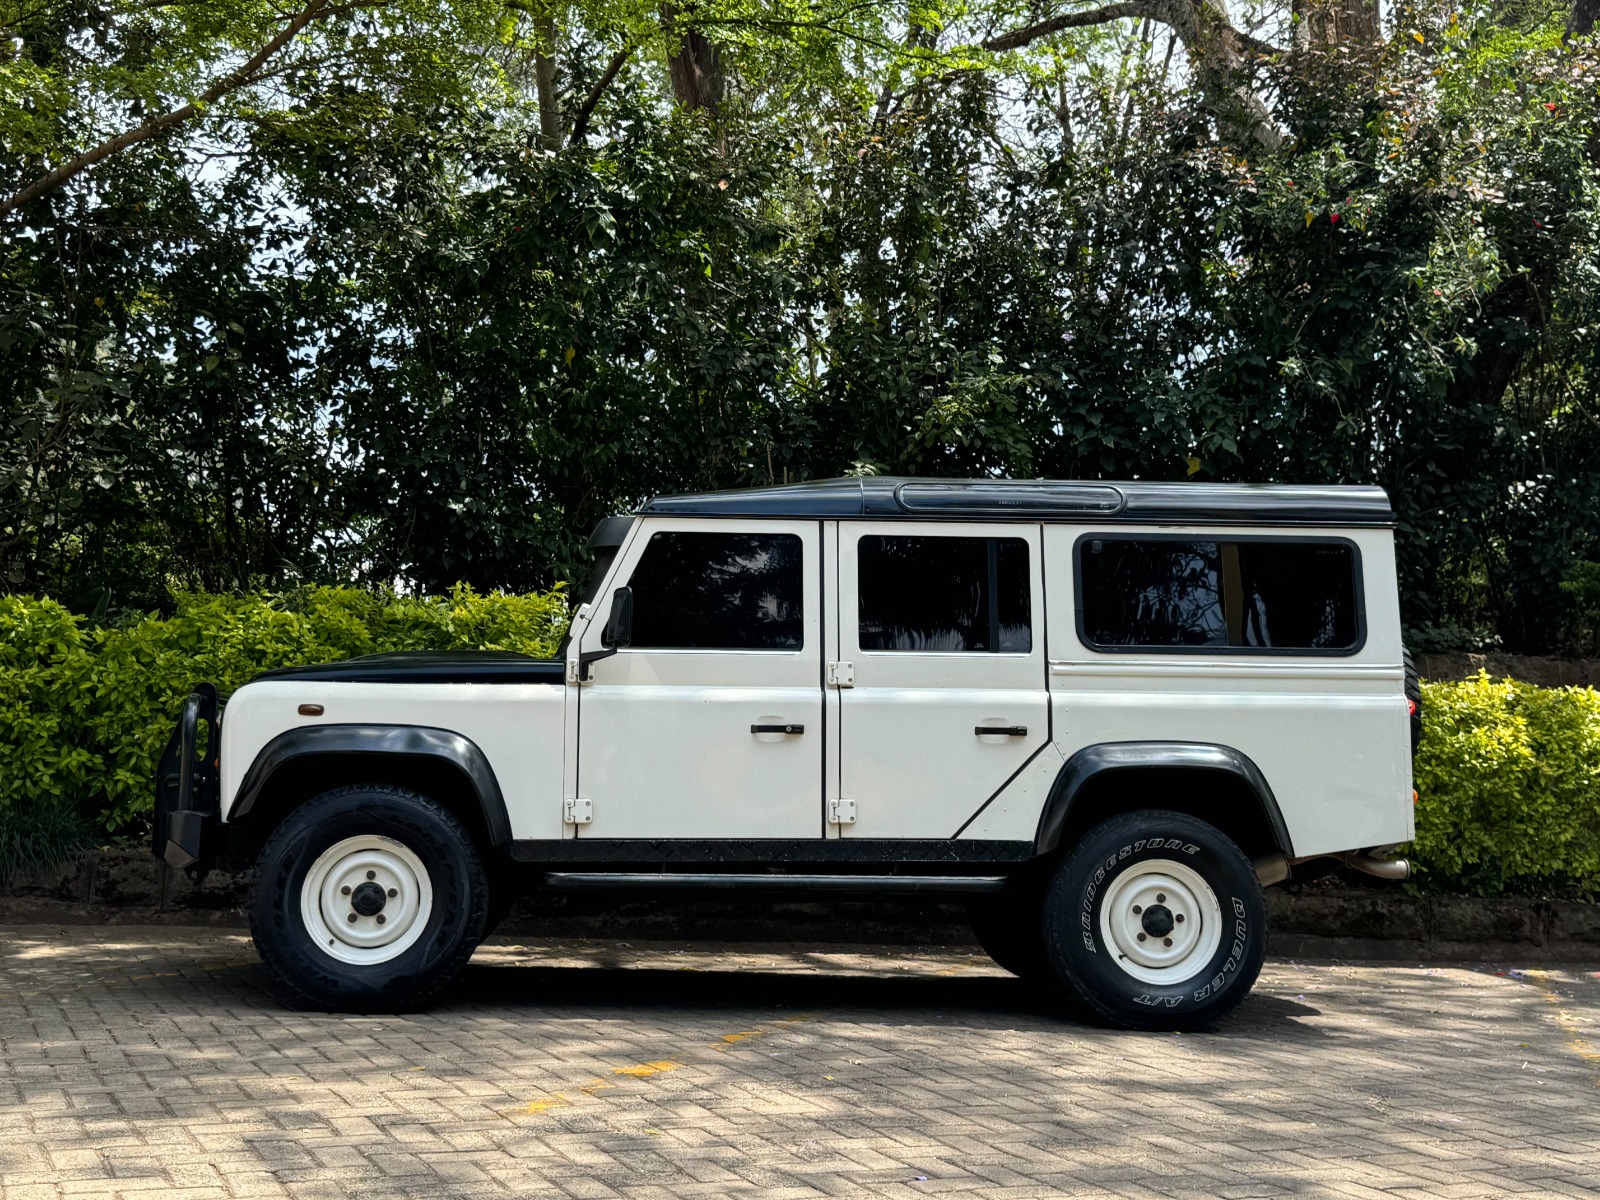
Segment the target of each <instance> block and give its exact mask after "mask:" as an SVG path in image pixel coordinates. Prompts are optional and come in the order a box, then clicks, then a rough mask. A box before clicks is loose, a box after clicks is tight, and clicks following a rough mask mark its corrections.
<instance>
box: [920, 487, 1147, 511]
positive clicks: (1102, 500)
mask: <svg viewBox="0 0 1600 1200" xmlns="http://www.w3.org/2000/svg"><path fill="white" fill-rule="evenodd" d="M894 498H895V503H897V504H899V506H900V507H901V508H902V509H904V510H905V511H906V512H909V513H929V514H933V515H939V516H952V517H954V516H962V517H981V516H1019V515H1026V516H1051V515H1059V516H1073V515H1081V516H1096V517H1108V516H1111V515H1112V514H1114V513H1118V512H1121V511H1122V506H1123V505H1124V504H1125V503H1127V501H1126V499H1125V498H1124V497H1123V494H1122V492H1121V491H1120V490H1119V489H1117V488H1114V487H1112V486H1111V485H1110V484H1107V483H1050V482H1040V483H1019V482H1016V481H1013V480H1009V479H1004V480H1002V479H995V480H974V481H972V482H969V483H902V484H901V485H900V486H899V487H897V488H895V490H894Z"/></svg>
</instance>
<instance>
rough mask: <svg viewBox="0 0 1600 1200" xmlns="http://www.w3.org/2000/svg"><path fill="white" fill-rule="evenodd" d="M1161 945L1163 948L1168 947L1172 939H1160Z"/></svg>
mask: <svg viewBox="0 0 1600 1200" xmlns="http://www.w3.org/2000/svg"><path fill="white" fill-rule="evenodd" d="M1161 944H1162V945H1163V946H1170V945H1172V939H1171V938H1162V939H1161Z"/></svg>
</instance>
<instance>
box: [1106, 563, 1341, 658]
mask: <svg viewBox="0 0 1600 1200" xmlns="http://www.w3.org/2000/svg"><path fill="white" fill-rule="evenodd" d="M1360 594H1361V591H1360V578H1359V571H1358V562H1357V558H1356V550H1355V547H1354V546H1353V545H1351V544H1350V543H1349V542H1342V541H1308V540H1300V541H1294V540H1288V539H1282V540H1280V539H1271V538H1248V539H1240V540H1237V541H1233V540H1229V541H1223V540H1215V541H1213V540H1208V539H1187V538H1135V537H1099V538H1084V539H1082V540H1080V541H1079V543H1078V611H1079V626H1080V628H1079V632H1080V633H1081V634H1082V636H1083V639H1084V642H1085V643H1086V644H1087V645H1090V646H1095V647H1099V648H1102V649H1122V648H1128V649H1156V650H1161V649H1212V650H1221V651H1230V650H1244V651H1248V650H1263V651H1274V650H1275V651H1282V652H1294V651H1298V652H1302V653H1328V654H1341V653H1343V654H1348V653H1353V652H1354V651H1355V650H1357V649H1359V648H1360V646H1361V642H1362V640H1363V632H1362V612H1361V604H1360Z"/></svg>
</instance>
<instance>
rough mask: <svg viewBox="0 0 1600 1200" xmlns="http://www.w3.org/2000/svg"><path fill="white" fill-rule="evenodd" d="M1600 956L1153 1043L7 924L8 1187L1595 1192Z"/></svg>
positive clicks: (751, 988)
mask: <svg viewBox="0 0 1600 1200" xmlns="http://www.w3.org/2000/svg"><path fill="white" fill-rule="evenodd" d="M1597 966H1600V964H1590V965H1588V966H1585V967H1583V968H1581V969H1580V968H1573V969H1566V970H1556V969H1547V970H1542V971H1532V970H1529V971H1526V972H1515V971H1509V970H1507V971H1506V972H1505V973H1500V974H1497V973H1496V969H1495V968H1492V967H1483V968H1467V967H1433V968H1412V969H1405V968H1400V967H1395V966H1362V967H1351V966H1338V965H1326V964H1323V965H1310V964H1297V963H1290V962H1284V961H1274V962H1271V963H1269V964H1268V966H1267V969H1266V972H1265V973H1264V975H1263V977H1262V980H1261V982H1260V984H1259V985H1258V987H1257V989H1256V992H1255V994H1254V995H1253V996H1252V997H1251V999H1250V1000H1248V1001H1247V1002H1246V1003H1245V1005H1244V1007H1243V1008H1242V1009H1241V1010H1240V1012H1239V1014H1238V1015H1237V1017H1235V1018H1234V1019H1233V1020H1232V1021H1231V1022H1229V1023H1228V1024H1227V1025H1226V1026H1225V1027H1224V1028H1223V1029H1221V1030H1220V1031H1218V1032H1215V1033H1209V1034H1190V1035H1184V1036H1170V1035H1169V1036H1153V1035H1145V1034H1128V1033H1113V1032H1109V1031H1106V1030H1102V1029H1097V1028H1091V1027H1086V1026H1083V1025H1078V1024H1073V1023H1070V1022H1066V1021H1062V1020H1060V1019H1057V1018H1056V1017H1054V1016H1052V1015H1050V1014H1049V1013H1048V1012H1045V1011H1042V1010H1041V1009H1040V1008H1038V1007H1037V1005H1036V1004H1035V1003H1034V1002H1032V1001H1030V1000H1029V998H1028V995H1027V993H1026V992H1025V990H1024V989H1023V987H1022V986H1021V985H1020V984H1018V983H1017V982H1016V981H1015V980H1013V979H1011V978H1010V977H1009V976H1006V975H1004V974H1002V973H1001V972H999V971H998V970H997V969H995V968H994V967H992V966H991V965H990V964H989V962H988V960H987V959H984V958H982V957H980V956H977V955H971V954H964V953H961V952H959V951H955V952H947V953H939V952H928V951H917V952H914V953H908V952H906V951H903V950H902V951H894V950H882V951H879V952H877V953H871V952H863V951H860V950H817V949H808V948H803V947H786V948H780V949H761V948H754V949H752V948H741V949H738V950H730V949H728V948H725V947H711V948H707V947H695V946H688V947H677V946H663V945H648V946H645V945H640V946H637V947H634V946H628V945H619V944H595V943H559V944H558V943H551V944H538V945H526V946H524V945H513V944H510V943H492V944H491V945H489V946H486V947H485V948H484V949H483V950H482V951H480V952H479V954H478V956H477V958H476V959H474V962H473V965H472V967H471V968H470V970H469V972H468V974H467V976H466V977H465V978H464V979H463V981H462V982H461V984H460V985H459V986H457V987H456V988H455V989H454V990H453V991H452V992H451V994H450V995H449V996H448V997H447V998H446V1000H445V1001H444V1002H443V1003H442V1004H440V1005H438V1006H437V1007H436V1008H434V1009H433V1010H431V1011H429V1012H426V1013H423V1014H418V1015H410V1016H404V1017H346V1016H329V1015H324V1014H320V1013H307V1012H292V1011H288V1010H286V1009H285V1008H283V1007H282V1006H281V1005H280V1004H279V1003H277V1002H276V1001H275V1000H274V999H273V998H272V997H271V996H269V995H266V994H264V993H263V991H262V987H263V981H262V978H261V973H260V971H259V969H258V968H257V967H256V965H255V958H254V954H253V952H252V950H251V948H250V945H249V942H248V941H247V939H245V938H244V937H243V936H240V935H238V934H236V933H231V932H201V931H195V930H159V929H115V928H102V929H93V930H83V929H66V930H63V929H59V928H57V929H45V928H33V927H30V928H18V927H12V928H0V1196H3V1197H4V1200H24V1198H25V1197H30V1198H31V1197H35V1196H39V1197H44V1196H49V1197H55V1196H62V1195H86V1196H130V1197H132V1196H141V1197H147V1196H162V1197H164V1196H172V1197H213V1196H215V1197H224V1196H248V1197H257V1196H294V1197H322V1196H328V1197H347V1196H348V1197H364V1196H372V1197H385V1198H391V1197H421V1196H439V1197H457V1196H462V1197H465V1196H552V1197H566V1196H571V1197H611V1196H627V1197H637V1198H644V1197H686V1196H761V1197H773V1198H778V1197H790V1196H793V1197H801V1196H895V1197H900V1196H904V1197H910V1196H923V1195H961V1196H985V1197H1047V1196H1151V1197H1160V1196H1179V1197H1207V1198H1211V1197H1225V1198H1232V1197H1256V1196H1278V1195H1294V1196H1328V1197H1370V1198H1391V1200H1398V1198H1403V1197H1467V1196H1498V1195H1510V1194H1519V1195H1530V1196H1596V1195H1600V976H1597V975H1596V974H1595V973H1594V972H1595V968H1596V967H1597Z"/></svg>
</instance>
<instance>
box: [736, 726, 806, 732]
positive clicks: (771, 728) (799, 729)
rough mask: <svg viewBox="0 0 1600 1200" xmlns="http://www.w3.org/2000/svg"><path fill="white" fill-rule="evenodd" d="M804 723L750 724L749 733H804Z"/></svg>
mask: <svg viewBox="0 0 1600 1200" xmlns="http://www.w3.org/2000/svg"><path fill="white" fill-rule="evenodd" d="M805 731H806V727H805V726H804V725H752V726H750V732H751V733H804V732H805Z"/></svg>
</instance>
